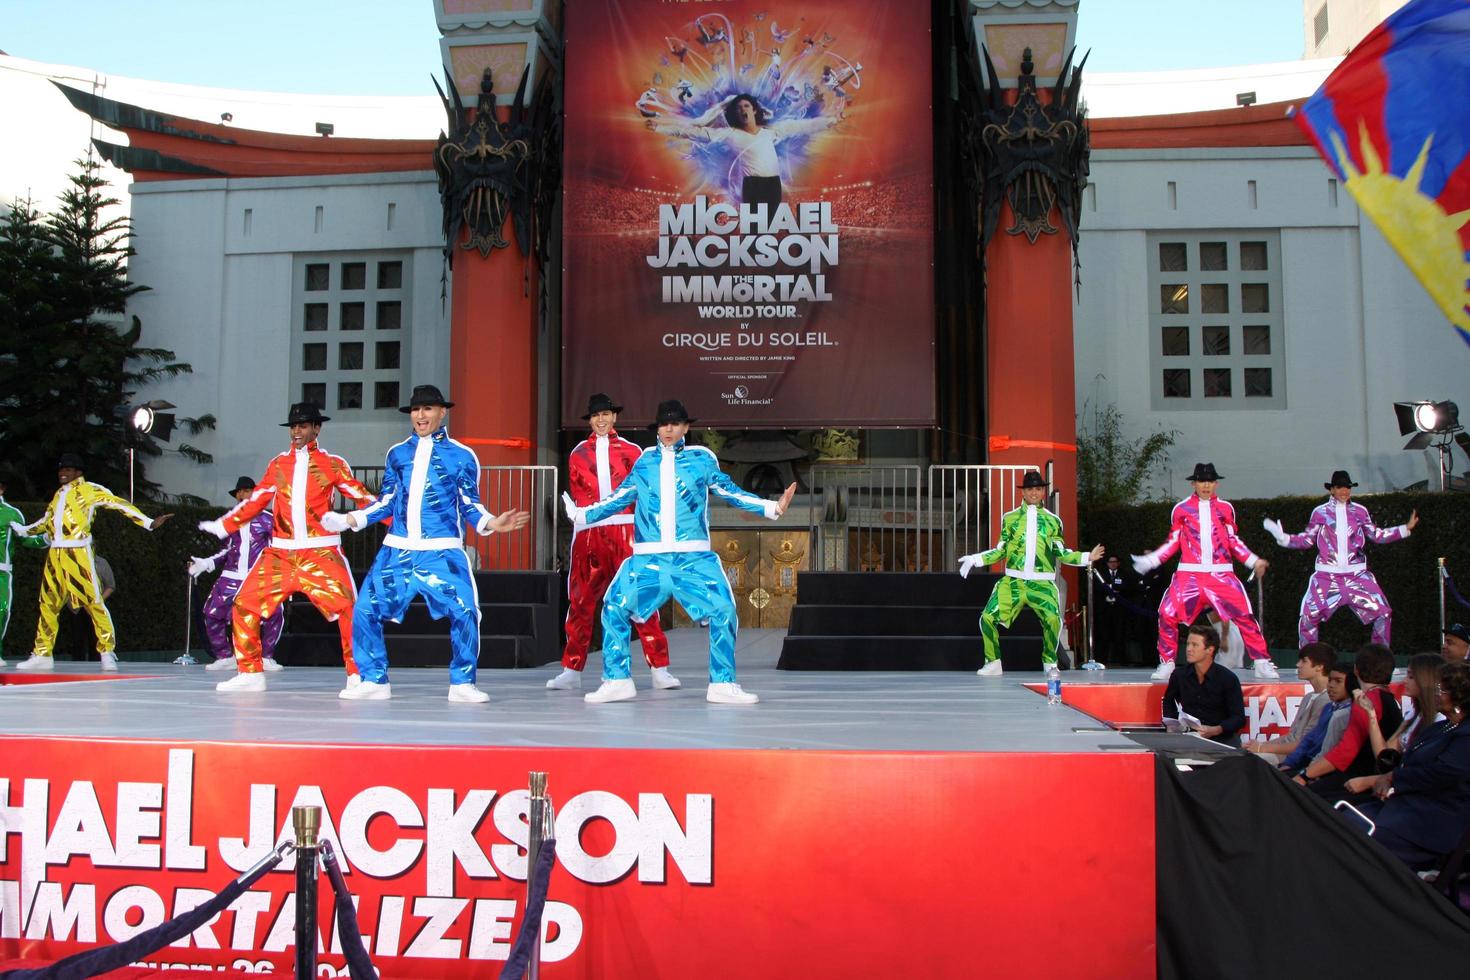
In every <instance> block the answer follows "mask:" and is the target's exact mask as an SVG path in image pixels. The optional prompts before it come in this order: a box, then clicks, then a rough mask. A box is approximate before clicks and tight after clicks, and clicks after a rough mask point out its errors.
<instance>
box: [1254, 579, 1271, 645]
mask: <svg viewBox="0 0 1470 980" xmlns="http://www.w3.org/2000/svg"><path fill="white" fill-rule="evenodd" d="M1256 625H1257V626H1259V627H1260V628H1261V638H1262V639H1265V636H1266V576H1264V575H1257V576H1256ZM1270 646H1271V644H1269V643H1267V644H1266V647H1267V649H1268V651H1269V648H1270Z"/></svg>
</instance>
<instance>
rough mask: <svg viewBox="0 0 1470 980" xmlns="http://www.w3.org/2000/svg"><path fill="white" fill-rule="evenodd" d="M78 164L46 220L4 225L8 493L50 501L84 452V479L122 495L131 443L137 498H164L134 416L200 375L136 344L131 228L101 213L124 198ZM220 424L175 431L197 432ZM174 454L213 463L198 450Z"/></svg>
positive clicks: (2, 375)
mask: <svg viewBox="0 0 1470 980" xmlns="http://www.w3.org/2000/svg"><path fill="white" fill-rule="evenodd" d="M77 166H78V168H79V170H78V172H77V173H76V174H74V175H73V176H72V177H71V188H70V189H69V190H67V191H66V192H65V193H64V194H63V195H62V196H61V202H60V207H59V208H58V209H57V211H56V212H55V213H54V214H52V215H49V216H48V217H46V218H45V219H44V220H42V219H41V218H40V217H39V216H38V215H37V214H36V212H35V210H34V208H33V207H32V205H31V204H30V203H29V202H26V203H24V204H18V205H16V206H14V207H13V208H12V209H11V211H10V213H9V215H8V216H7V217H6V218H5V221H4V223H3V225H0V352H5V353H0V409H3V415H4V418H0V459H3V460H4V461H5V464H6V465H7V466H8V467H10V468H11V469H12V470H13V474H12V476H11V482H12V486H11V489H10V496H12V497H16V498H19V497H23V496H28V497H31V498H32V499H44V498H45V497H46V496H49V495H50V493H51V491H52V489H53V488H54V487H55V485H56V483H55V480H56V476H55V473H56V457H57V455H58V454H59V453H61V452H76V453H79V454H81V456H82V457H83V459H84V460H86V463H87V470H86V472H87V476H88V478H90V479H93V480H96V481H97V482H100V483H104V484H106V485H107V486H109V487H111V488H113V489H114V490H116V491H118V492H126V489H127V486H128V475H129V471H128V453H127V450H128V447H130V446H131V447H133V448H134V449H135V450H136V452H137V455H138V459H137V462H136V464H135V467H134V479H135V486H136V493H137V495H138V496H139V497H143V498H169V497H170V495H167V494H163V493H161V492H160V488H159V487H158V485H157V484H155V483H153V482H151V481H149V480H148V479H147V477H146V476H145V472H144V471H145V465H144V459H145V458H150V457H156V456H159V455H161V453H162V452H163V449H162V447H161V446H160V445H159V444H158V442H157V441H156V440H154V439H153V438H151V437H150V436H148V435H145V434H142V433H139V432H137V431H136V430H134V429H133V428H132V426H131V425H129V424H128V416H129V414H130V408H131V407H132V402H133V400H134V399H135V397H136V396H137V393H138V392H139V391H140V390H141V389H143V388H144V387H146V386H147V385H149V384H152V383H155V382H157V381H160V380H163V379H166V378H171V377H176V376H178V375H181V374H188V373H190V372H192V370H193V369H192V368H191V367H190V366H189V365H188V364H185V363H182V362H180V361H176V360H175V359H174V353H173V351H170V350H165V349H162V348H156V347H141V346H139V341H140V339H141V337H142V333H143V327H142V323H141V322H140V321H139V319H138V318H137V317H135V316H134V317H126V318H125V312H126V309H127V302H128V299H129V298H130V297H132V296H135V295H137V294H138V293H140V292H142V291H144V290H145V289H146V288H147V287H146V286H142V285H138V284H136V283H132V282H130V281H129V280H128V278H127V262H128V259H129V258H130V257H131V256H132V255H133V254H134V252H133V248H132V246H131V244H130V241H129V239H130V236H131V228H130V224H129V222H128V219H127V218H125V217H113V218H108V217H107V216H106V212H107V211H108V209H110V208H113V207H115V206H116V205H117V203H118V201H117V200H116V199H115V198H111V197H108V196H106V194H105V187H106V182H105V181H104V180H103V179H102V177H101V176H100V175H99V173H98V171H99V169H100V165H99V164H98V163H97V162H96V161H95V160H90V159H89V160H79V161H77ZM214 421H215V420H214V418H213V417H212V416H208V415H205V416H201V417H199V418H197V419H187V418H186V419H180V420H179V424H180V425H181V426H183V428H184V431H186V432H188V433H190V434H197V433H198V432H201V431H204V430H206V429H212V428H214ZM177 450H178V452H180V453H181V454H182V455H184V456H186V457H188V458H190V459H193V460H194V461H196V462H201V463H208V462H212V459H211V457H210V456H209V454H207V453H204V452H202V451H200V450H199V449H197V448H195V447H192V446H188V445H181V446H179V447H177ZM173 499H177V498H173Z"/></svg>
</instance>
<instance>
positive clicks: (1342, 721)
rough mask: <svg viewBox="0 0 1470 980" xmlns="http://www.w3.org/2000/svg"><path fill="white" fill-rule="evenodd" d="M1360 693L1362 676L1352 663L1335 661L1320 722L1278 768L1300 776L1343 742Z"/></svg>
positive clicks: (1329, 677) (1319, 717)
mask: <svg viewBox="0 0 1470 980" xmlns="http://www.w3.org/2000/svg"><path fill="white" fill-rule="evenodd" d="M1357 693H1358V675H1357V674H1355V673H1353V668H1352V665H1351V664H1338V663H1335V664H1333V665H1332V667H1331V668H1330V669H1329V670H1328V671H1327V703H1326V705H1324V706H1323V709H1322V714H1321V715H1320V716H1318V718H1317V724H1315V725H1313V726H1312V730H1311V731H1309V732H1307V734H1306V735H1304V736H1303V737H1302V740H1301V743H1300V744H1298V745H1297V747H1296V748H1294V749H1292V750H1291V751H1290V752H1289V753H1287V756H1286V758H1285V759H1282V760H1281V765H1280V766H1278V767H1277V768H1279V769H1284V770H1285V771H1287V772H1289V773H1291V774H1292V775H1297V774H1299V773H1300V772H1301V771H1302V770H1303V769H1305V768H1306V767H1307V765H1309V764H1310V763H1311V762H1312V761H1313V760H1315V759H1317V758H1318V757H1320V756H1321V754H1322V753H1323V752H1325V751H1326V750H1328V749H1330V748H1332V747H1333V746H1334V745H1336V744H1337V743H1338V742H1340V741H1342V733H1343V732H1345V731H1347V722H1348V715H1349V711H1348V709H1349V708H1351V707H1352V705H1353V695H1355V694H1357Z"/></svg>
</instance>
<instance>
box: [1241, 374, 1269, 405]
mask: <svg viewBox="0 0 1470 980" xmlns="http://www.w3.org/2000/svg"><path fill="white" fill-rule="evenodd" d="M1245 397H1247V398H1270V397H1271V369H1270V368H1246V369H1245Z"/></svg>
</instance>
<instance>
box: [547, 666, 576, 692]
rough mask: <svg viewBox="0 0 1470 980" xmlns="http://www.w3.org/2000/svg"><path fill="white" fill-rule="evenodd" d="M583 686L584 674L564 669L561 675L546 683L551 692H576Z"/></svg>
mask: <svg viewBox="0 0 1470 980" xmlns="http://www.w3.org/2000/svg"><path fill="white" fill-rule="evenodd" d="M581 686H582V672H581V671H580V670H573V669H572V668H570V667H563V668H562V669H561V673H560V674H557V675H556V676H555V677H553V678H552V679H551V680H549V681H547V682H546V689H547V690H549V691H575V690H577V689H578V688H579V687H581Z"/></svg>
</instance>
